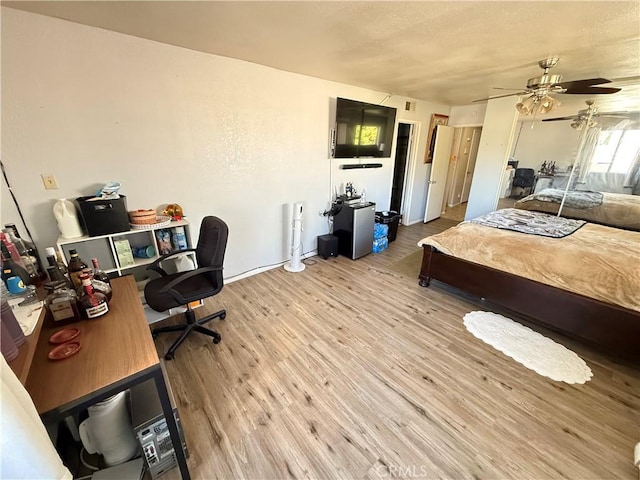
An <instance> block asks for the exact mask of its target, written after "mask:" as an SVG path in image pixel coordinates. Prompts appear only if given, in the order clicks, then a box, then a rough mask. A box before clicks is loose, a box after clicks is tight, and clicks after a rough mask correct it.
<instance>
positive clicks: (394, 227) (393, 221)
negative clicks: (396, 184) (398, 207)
mask: <svg viewBox="0 0 640 480" xmlns="http://www.w3.org/2000/svg"><path fill="white" fill-rule="evenodd" d="M401 219H402V215H400V214H399V213H398V212H396V211H395V210H386V211H384V212H376V223H384V224H386V225H389V233H388V234H387V237H388V239H389V242H393V241H394V240H395V239H396V235H397V234H398V224H399V223H400V220H401Z"/></svg>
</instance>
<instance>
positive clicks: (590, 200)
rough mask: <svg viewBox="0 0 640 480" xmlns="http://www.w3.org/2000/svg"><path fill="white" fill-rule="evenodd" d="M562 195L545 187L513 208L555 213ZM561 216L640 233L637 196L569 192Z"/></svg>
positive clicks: (639, 205) (561, 192)
mask: <svg viewBox="0 0 640 480" xmlns="http://www.w3.org/2000/svg"><path fill="white" fill-rule="evenodd" d="M563 196H564V190H558V189H554V188H546V189H544V190H540V192H538V193H534V194H532V195H529V196H527V197H524V198H522V199H520V200H518V201H517V202H516V204H515V208H520V209H524V210H531V211H537V212H546V213H551V214H557V213H558V208H559V207H560V203H561V202H562V197H563ZM562 216H563V217H567V218H579V219H583V220H587V221H588V222H593V223H599V224H601V225H609V226H610V227H616V228H624V229H627V230H635V231H640V196H638V195H625V194H622V193H607V192H583V191H579V190H576V191H569V192H567V199H566V201H565V204H564V205H563V207H562Z"/></svg>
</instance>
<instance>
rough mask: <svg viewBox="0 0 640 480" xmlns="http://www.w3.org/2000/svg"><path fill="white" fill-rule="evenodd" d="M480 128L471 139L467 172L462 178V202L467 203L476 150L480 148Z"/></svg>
mask: <svg viewBox="0 0 640 480" xmlns="http://www.w3.org/2000/svg"><path fill="white" fill-rule="evenodd" d="M481 134H482V129H481V128H476V129H475V130H474V131H473V139H472V140H471V152H469V160H468V162H467V172H466V175H465V178H464V186H463V188H462V199H461V201H462V202H468V201H469V192H470V191H471V180H472V179H473V171H474V170H475V168H476V158H477V157H478V148H479V147H480V135H481Z"/></svg>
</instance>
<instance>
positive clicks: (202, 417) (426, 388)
mask: <svg viewBox="0 0 640 480" xmlns="http://www.w3.org/2000/svg"><path fill="white" fill-rule="evenodd" d="M453 224H455V222H454V221H451V220H446V219H439V220H436V221H434V222H431V223H429V224H426V225H424V224H418V225H414V226H411V227H404V226H400V228H399V232H398V238H397V240H396V241H395V242H392V243H391V244H390V247H389V249H388V250H386V251H384V252H382V253H379V254H372V255H368V256H366V257H364V258H362V259H359V260H356V261H352V260H350V259H347V258H345V257H338V258H335V259H334V258H331V259H328V260H323V259H321V258H319V257H314V258H313V259H311V260H315V263H313V264H308V265H307V268H306V270H305V271H304V272H301V273H287V272H285V271H284V269H282V268H278V269H274V270H270V271H268V272H265V273H261V274H259V275H256V276H253V277H250V278H247V279H244V280H240V281H237V282H234V283H231V284H228V285H226V286H225V288H224V289H223V290H222V292H221V293H220V294H219V295H217V296H216V297H214V298H211V299H208V300H207V301H206V303H205V306H204V307H202V308H201V309H200V311H199V312H198V314H199V316H200V315H202V314H204V313H205V311H206V312H213V311H215V310H218V309H219V307H223V308H226V310H227V318H226V320H224V321H214V322H212V323H211V324H210V325H211V327H212V328H214V329H216V330H218V331H219V332H220V333H221V335H222V342H221V343H220V344H218V345H214V344H212V343H211V342H210V341H208V340H207V338H206V337H204V336H200V335H191V337H190V338H189V339H188V340H187V341H186V342H185V343H184V344H183V345H182V346H181V347H180V348H179V349H178V351H177V353H176V357H175V359H174V360H173V361H170V362H167V364H166V365H167V369H168V372H169V376H170V381H171V384H172V387H173V390H174V393H175V395H176V397H177V402H178V408H179V411H180V415H181V419H182V423H183V426H184V430H185V435H186V441H187V444H188V446H189V450H190V453H191V456H190V458H189V460H188V462H189V468H190V470H191V474H192V477H193V478H196V479H200V478H203V479H214V478H223V479H236V478H238V479H287V478H291V479H302V478H309V479H338V478H339V479H369V478H371V479H373V478H390V477H395V478H398V477H400V478H429V479H431V478H452V479H467V478H468V479H498V478H517V479H547V478H549V479H551V478H573V479H604V478H629V479H636V478H637V471H636V470H635V468H634V466H633V462H632V457H633V446H634V445H635V442H637V441H639V440H640V428H639V415H638V413H639V410H640V409H639V406H640V375H639V373H640V370H639V369H637V368H635V367H632V366H629V365H624V364H618V363H617V362H615V361H613V360H611V359H609V358H607V357H605V356H602V355H600V354H599V353H598V352H595V351H592V350H590V349H589V348H586V347H583V346H581V345H579V344H576V343H575V342H572V341H570V340H567V339H564V338H563V337H561V336H558V335H554V334H549V335H550V336H552V337H553V338H554V339H556V340H557V341H562V343H564V344H565V345H567V346H568V347H569V348H572V349H573V350H574V351H575V352H576V353H578V354H579V355H580V356H582V358H584V359H585V361H586V362H587V364H588V365H589V366H590V367H591V369H592V370H593V373H594V377H593V379H592V380H591V381H590V382H588V383H586V384H585V385H567V384H564V383H560V382H554V381H552V380H550V379H548V378H545V377H542V376H539V375H538V374H536V373H534V372H532V371H530V370H527V369H526V368H524V367H523V366H521V365H520V364H518V363H516V362H514V361H513V360H511V359H510V358H508V357H505V356H504V355H503V354H501V353H500V352H497V351H495V350H493V349H492V348H491V347H489V346H487V345H485V344H484V343H482V342H480V341H479V340H477V339H476V338H475V337H473V336H472V335H471V334H469V333H468V332H467V331H466V330H465V328H464V325H463V324H462V317H463V315H464V314H465V313H467V312H469V311H472V310H477V309H479V307H478V305H477V304H475V303H473V302H472V301H471V300H470V299H467V298H464V297H461V296H457V295H455V294H453V293H452V292H451V291H449V290H447V289H444V288H440V287H438V286H432V287H430V288H422V287H419V286H418V282H417V278H412V277H410V276H407V275H403V274H401V273H398V272H397V271H396V270H394V269H393V268H392V266H393V264H394V263H395V262H398V261H399V260H400V259H402V258H403V257H405V256H407V255H409V254H411V253H412V252H414V251H415V250H416V249H417V248H418V247H417V246H416V242H417V241H418V240H419V239H420V238H422V237H424V236H427V235H428V234H431V233H436V232H438V231H441V230H444V229H445V228H448V227H449V226H451V225H453ZM229 241H230V242H232V241H233V232H232V233H231V236H230V239H229ZM310 263H311V262H310ZM480 308H482V307H480ZM485 308H486V307H485ZM172 321H173V319H170V320H167V322H168V323H170V322H172ZM545 333H547V332H545ZM172 339H173V335H162V336H160V337H159V338H158V339H157V340H156V345H157V347H158V351H159V353H160V355H163V353H164V351H165V350H166V348H168V346H169V345H170V343H171V341H172ZM164 478H166V479H169V478H179V474H178V472H177V469H174V470H173V471H171V472H169V473H168V474H167V475H166V476H165V477H164Z"/></svg>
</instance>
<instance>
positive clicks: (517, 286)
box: [419, 245, 640, 363]
mask: <svg viewBox="0 0 640 480" xmlns="http://www.w3.org/2000/svg"><path fill="white" fill-rule="evenodd" d="M423 248H424V251H423V256H422V267H421V268H420V275H419V278H420V285H421V286H423V287H428V286H429V282H430V281H431V280H438V281H441V282H443V283H446V284H448V285H450V286H452V287H456V288H459V289H460V290H462V291H464V292H467V293H470V294H472V295H475V296H478V297H481V298H484V299H486V300H488V301H490V302H493V303H495V304H496V305H499V306H501V307H504V308H506V309H508V310H511V311H513V312H516V313H518V314H520V315H522V316H524V317H525V318H527V319H531V320H532V321H534V322H536V323H538V324H540V325H543V326H545V327H547V328H549V329H552V330H555V331H558V332H560V333H563V334H565V335H567V336H570V337H573V338H576V339H578V340H580V341H582V342H584V343H587V344H591V345H593V346H595V347H596V348H599V349H600V350H604V351H606V352H607V353H609V354H611V355H613V356H616V357H620V358H624V359H626V360H631V361H632V362H634V363H638V362H640V313H638V312H634V311H633V310H629V309H626V308H624V307H619V306H616V305H611V304H607V303H604V302H601V301H599V300H595V299H592V298H588V297H585V296H583V295H578V294H576V293H571V292H568V291H566V290H561V289H559V288H555V287H551V286H549V285H544V284H542V283H538V282H534V281H533V280H529V279H527V278H524V277H519V276H517V275H512V274H510V273H506V272H502V271H500V270H496V269H494V268H491V267H485V266H483V265H479V264H477V263H472V262H469V261H467V260H462V259H459V258H456V257H452V256H450V255H445V254H444V253H441V252H439V251H438V250H436V249H435V248H434V247H431V246H429V245H424V246H423Z"/></svg>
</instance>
